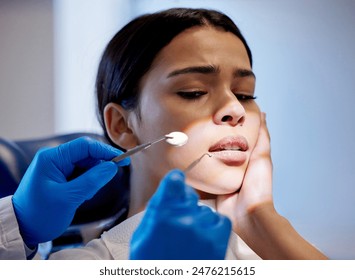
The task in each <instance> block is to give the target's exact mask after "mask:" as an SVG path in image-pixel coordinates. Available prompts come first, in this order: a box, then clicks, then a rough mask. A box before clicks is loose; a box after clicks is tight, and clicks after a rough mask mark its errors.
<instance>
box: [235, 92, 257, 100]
mask: <svg viewBox="0 0 355 280" xmlns="http://www.w3.org/2000/svg"><path fill="white" fill-rule="evenodd" d="M234 95H235V97H236V98H237V99H238V100H239V101H248V100H254V99H256V96H253V95H249V94H243V93H234Z"/></svg>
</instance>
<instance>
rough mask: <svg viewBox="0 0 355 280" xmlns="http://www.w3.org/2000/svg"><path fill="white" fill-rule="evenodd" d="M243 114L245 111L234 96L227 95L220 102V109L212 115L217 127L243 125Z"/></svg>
mask: <svg viewBox="0 0 355 280" xmlns="http://www.w3.org/2000/svg"><path fill="white" fill-rule="evenodd" d="M245 114H246V113H245V109H244V107H243V105H242V104H241V103H240V102H239V100H238V99H237V98H236V97H235V96H234V95H233V96H230V95H229V96H228V97H226V98H224V100H223V101H221V103H220V108H219V109H218V111H217V112H216V114H215V115H214V122H215V123H216V124H219V125H225V124H226V125H230V126H237V125H243V123H244V121H245Z"/></svg>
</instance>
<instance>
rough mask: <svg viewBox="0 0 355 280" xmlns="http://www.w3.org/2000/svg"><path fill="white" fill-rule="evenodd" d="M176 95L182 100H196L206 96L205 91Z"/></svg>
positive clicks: (180, 92) (179, 92)
mask: <svg viewBox="0 0 355 280" xmlns="http://www.w3.org/2000/svg"><path fill="white" fill-rule="evenodd" d="M177 94H178V95H179V96H181V97H182V98H184V99H198V98H200V97H201V96H203V95H205V94H207V91H201V90H193V91H178V92H177Z"/></svg>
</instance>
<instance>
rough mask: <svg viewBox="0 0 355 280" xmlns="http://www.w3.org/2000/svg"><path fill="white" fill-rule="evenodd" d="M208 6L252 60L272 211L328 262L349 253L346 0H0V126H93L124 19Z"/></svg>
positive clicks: (353, 138) (354, 65)
mask: <svg viewBox="0 0 355 280" xmlns="http://www.w3.org/2000/svg"><path fill="white" fill-rule="evenodd" d="M178 6H180V7H203V8H213V9H217V10H220V11H222V12H224V13H226V14H227V15H229V16H230V17H231V18H232V19H233V20H234V21H235V22H236V23H237V25H238V26H239V27H240V29H241V31H242V33H243V34H244V36H245V37H246V39H247V41H248V43H249V46H250V48H251V50H252V52H253V56H254V72H255V73H256V76H257V88H256V96H257V97H258V99H257V102H258V103H259V105H260V107H261V108H262V110H263V111H265V112H266V113H267V121H268V126H269V130H270V133H271V138H272V155H273V163H274V197H275V204H276V208H277V210H278V211H279V212H280V213H281V214H282V215H284V216H285V217H286V218H288V219H289V220H290V222H291V223H292V224H293V226H294V227H295V228H296V229H297V230H298V231H299V232H300V233H301V234H302V235H303V236H304V237H305V238H306V239H307V240H309V241H310V242H311V243H313V244H314V245H315V246H317V247H318V248H319V249H320V250H322V251H323V252H324V253H325V254H327V255H328V256H329V257H331V258H333V259H355V218H354V216H355V164H354V162H353V160H354V159H355V147H354V146H353V145H354V143H355V118H354V113H353V112H354V107H355V92H354V91H355V54H354V50H355V33H354V26H355V17H354V15H355V1H353V0H338V1H334V0H298V1H291V0H266V1H265V0H251V1H245V0H221V1H216V0H193V1H191V0H186V1H184V0H170V1H169V0H0V114H1V115H0V116H1V117H0V133H1V135H0V136H1V137H5V138H9V139H13V140H21V139H29V138H36V137H43V136H50V135H53V134H60V133H68V132H82V131H88V132H101V129H100V127H99V125H98V122H97V120H96V110H95V101H94V83H95V75H96V69H97V65H98V61H99V59H100V56H101V53H102V51H103V49H104V47H105V45H106V44H107V43H108V41H109V40H110V38H111V37H112V36H113V35H114V34H115V33H116V32H117V31H118V29H120V28H121V27H122V26H123V25H124V24H126V23H127V22H128V21H129V20H130V19H132V18H134V17H136V16H138V15H140V14H143V13H147V12H154V11H158V10H161V9H165V8H170V7H178Z"/></svg>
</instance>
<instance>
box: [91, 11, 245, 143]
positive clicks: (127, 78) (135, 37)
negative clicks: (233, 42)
mask: <svg viewBox="0 0 355 280" xmlns="http://www.w3.org/2000/svg"><path fill="white" fill-rule="evenodd" d="M194 26H213V27H216V28H222V29H223V30H225V31H228V32H231V33H233V34H235V35H236V36H237V37H238V38H239V39H240V40H241V41H242V42H243V44H244V46H245V48H246V51H247V53H248V57H249V61H250V65H252V55H251V51H250V49H249V47H248V44H247V42H246V40H245V39H244V37H243V35H242V34H241V32H240V30H239V28H238V27H237V26H236V25H235V24H234V22H233V21H232V20H231V19H230V18H229V17H228V16H226V15H224V14H223V13H221V12H218V11H214V10H206V9H189V8H175V9H169V10H165V11H161V12H157V13H153V14H146V15H142V16H140V17H138V18H136V19H134V20H132V21H131V22H129V23H128V24H127V25H126V26H124V27H123V28H122V29H121V30H120V31H119V32H118V33H116V35H115V36H114V37H113V38H112V39H111V41H110V42H109V43H108V45H107V47H106V49H105V51H104V53H103V55H102V58H101V62H100V64H99V69H98V74H97V78H96V94H97V102H98V104H97V105H98V113H99V121H100V123H101V126H102V128H103V130H104V133H105V136H106V137H107V139H108V140H109V141H110V142H111V144H113V143H112V141H111V140H110V139H109V137H108V135H107V131H106V128H105V125H104V117H103V111H104V108H105V106H106V105H107V104H108V103H110V102H114V103H117V104H120V105H121V106H122V107H123V108H125V109H127V110H133V109H135V108H137V105H138V99H139V92H138V86H139V82H140V79H141V78H142V77H143V75H144V74H145V73H146V72H147V71H148V70H149V68H150V66H151V64H152V62H153V60H154V58H155V57H156V56H157V54H158V53H159V51H160V50H161V49H162V48H164V47H165V46H166V45H168V44H169V42H170V41H171V40H172V39H173V38H174V37H175V36H177V35H178V34H179V33H181V32H183V31H184V30H186V29H188V28H191V27H194ZM113 145H114V144H113Z"/></svg>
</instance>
